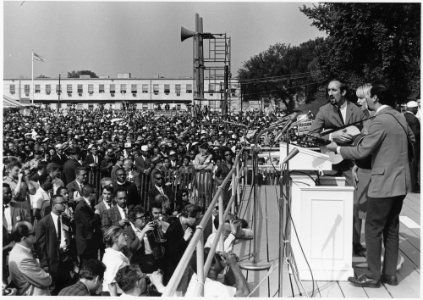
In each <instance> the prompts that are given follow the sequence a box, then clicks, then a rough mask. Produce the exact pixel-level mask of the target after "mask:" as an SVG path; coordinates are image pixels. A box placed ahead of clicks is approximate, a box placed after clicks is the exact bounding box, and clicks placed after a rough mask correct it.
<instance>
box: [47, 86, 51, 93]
mask: <svg viewBox="0 0 423 300" xmlns="http://www.w3.org/2000/svg"><path fill="white" fill-rule="evenodd" d="M50 93H51V85H50V84H46V94H47V95H50Z"/></svg>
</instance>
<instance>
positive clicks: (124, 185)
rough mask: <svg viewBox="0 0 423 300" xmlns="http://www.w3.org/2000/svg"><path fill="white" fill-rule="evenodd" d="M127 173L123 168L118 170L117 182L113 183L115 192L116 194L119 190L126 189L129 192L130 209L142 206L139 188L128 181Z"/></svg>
mask: <svg viewBox="0 0 423 300" xmlns="http://www.w3.org/2000/svg"><path fill="white" fill-rule="evenodd" d="M126 178H127V176H126V171H125V169H123V168H119V169H117V170H116V180H115V181H114V182H113V190H114V192H115V193H116V192H117V190H118V189H125V190H126V191H127V192H128V203H127V205H128V207H131V206H134V205H138V204H140V196H139V194H138V191H137V186H136V185H135V184H134V183H132V182H129V181H127V180H126Z"/></svg>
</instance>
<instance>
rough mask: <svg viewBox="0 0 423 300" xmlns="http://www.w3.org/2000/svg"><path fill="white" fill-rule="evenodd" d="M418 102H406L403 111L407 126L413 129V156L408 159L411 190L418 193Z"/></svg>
mask: <svg viewBox="0 0 423 300" xmlns="http://www.w3.org/2000/svg"><path fill="white" fill-rule="evenodd" d="M417 109H418V104H417V102H416V101H409V102H407V110H406V111H405V112H404V116H405V119H406V120H407V123H408V126H410V128H411V130H412V131H413V134H414V137H415V138H416V142H415V143H414V157H413V159H412V160H411V161H410V172H411V184H412V192H413V193H420V182H419V167H420V121H419V119H418V118H417V117H416V113H417Z"/></svg>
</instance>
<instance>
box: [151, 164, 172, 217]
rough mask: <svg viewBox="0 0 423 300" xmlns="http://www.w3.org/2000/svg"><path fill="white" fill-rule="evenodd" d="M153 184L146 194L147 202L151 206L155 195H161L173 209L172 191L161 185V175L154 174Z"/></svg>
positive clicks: (162, 178)
mask: <svg viewBox="0 0 423 300" xmlns="http://www.w3.org/2000/svg"><path fill="white" fill-rule="evenodd" d="M153 180H154V183H153V185H152V186H151V188H150V190H149V192H148V201H149V203H150V205H151V203H153V202H154V201H155V198H156V196H157V195H162V196H164V197H166V198H167V199H168V200H169V203H170V207H171V208H172V209H173V200H174V199H173V197H172V189H171V188H170V187H169V186H166V185H164V184H163V181H164V177H163V173H161V172H155V174H154V177H153Z"/></svg>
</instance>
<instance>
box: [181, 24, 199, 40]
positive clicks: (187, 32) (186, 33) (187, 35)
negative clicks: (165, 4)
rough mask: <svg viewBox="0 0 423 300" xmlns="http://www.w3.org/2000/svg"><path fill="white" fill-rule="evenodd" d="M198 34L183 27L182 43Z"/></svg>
mask: <svg viewBox="0 0 423 300" xmlns="http://www.w3.org/2000/svg"><path fill="white" fill-rule="evenodd" d="M195 34H196V32H194V31H191V30H189V29H186V28H185V27H183V26H182V27H181V42H183V41H185V40H186V39H188V38H190V37H193V36H194V35H195Z"/></svg>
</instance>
